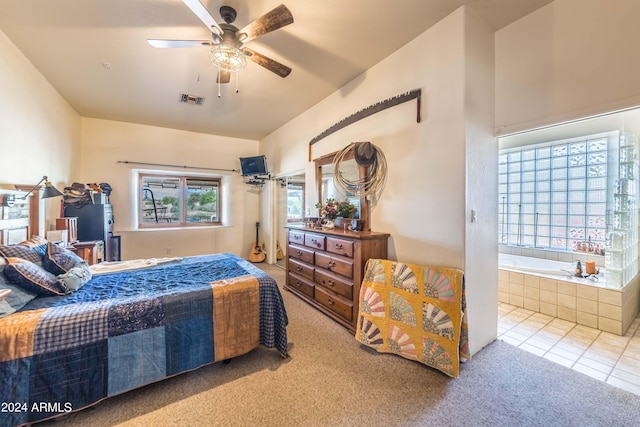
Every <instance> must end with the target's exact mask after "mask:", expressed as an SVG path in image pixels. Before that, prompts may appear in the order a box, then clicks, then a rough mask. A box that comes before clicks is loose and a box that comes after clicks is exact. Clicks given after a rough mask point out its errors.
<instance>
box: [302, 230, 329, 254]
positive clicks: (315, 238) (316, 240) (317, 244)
mask: <svg viewBox="0 0 640 427" xmlns="http://www.w3.org/2000/svg"><path fill="white" fill-rule="evenodd" d="M324 244H325V237H324V236H322V235H320V234H313V233H307V234H305V235H304V245H305V246H309V247H310V248H314V249H319V250H321V251H324V248H325V246H324Z"/></svg>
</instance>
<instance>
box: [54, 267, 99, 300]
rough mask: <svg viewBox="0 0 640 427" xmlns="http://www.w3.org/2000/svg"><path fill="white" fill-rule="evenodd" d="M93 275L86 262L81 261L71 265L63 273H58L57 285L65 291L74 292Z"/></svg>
mask: <svg viewBox="0 0 640 427" xmlns="http://www.w3.org/2000/svg"><path fill="white" fill-rule="evenodd" d="M91 277H93V275H92V274H91V270H90V269H89V265H87V263H84V262H83V263H81V264H78V265H76V266H75V267H72V268H70V269H69V271H67V272H66V273H64V274H60V275H58V277H57V279H58V286H59V287H60V289H63V290H65V291H66V292H67V293H71V292H75V291H77V290H78V289H80V288H81V287H82V286H84V284H85V283H87V282H88V281H89V280H91Z"/></svg>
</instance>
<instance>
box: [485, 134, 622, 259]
mask: <svg viewBox="0 0 640 427" xmlns="http://www.w3.org/2000/svg"><path fill="white" fill-rule="evenodd" d="M610 145H611V144H609V141H608V138H607V136H606V135H605V136H602V135H598V136H591V137H584V138H574V139H571V140H565V141H555V142H545V143H541V144H533V145H528V146H521V147H517V148H510V149H505V150H500V153H499V158H498V170H499V175H498V179H499V181H498V186H499V188H498V203H499V207H498V213H499V219H500V224H499V230H498V232H499V236H498V237H499V243H500V244H510V245H521V246H529V247H538V248H548V249H564V250H576V249H577V247H578V244H579V243H580V242H585V241H589V240H591V242H593V243H600V244H602V245H603V246H604V236H605V234H606V211H607V209H606V207H607V173H608V168H607V166H608V165H607V159H608V152H607V149H608V148H609V146H610ZM612 148H613V147H612Z"/></svg>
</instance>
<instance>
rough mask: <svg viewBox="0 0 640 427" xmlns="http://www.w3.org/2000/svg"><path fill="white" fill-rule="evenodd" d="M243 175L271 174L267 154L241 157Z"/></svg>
mask: <svg viewBox="0 0 640 427" xmlns="http://www.w3.org/2000/svg"><path fill="white" fill-rule="evenodd" d="M240 169H241V171H242V176H257V175H269V169H268V168H267V158H266V157H265V156H253V157H240Z"/></svg>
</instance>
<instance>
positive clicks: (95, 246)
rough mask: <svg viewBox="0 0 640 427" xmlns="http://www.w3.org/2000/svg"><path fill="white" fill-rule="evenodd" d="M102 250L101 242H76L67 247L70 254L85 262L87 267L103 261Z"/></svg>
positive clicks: (102, 244)
mask: <svg viewBox="0 0 640 427" xmlns="http://www.w3.org/2000/svg"><path fill="white" fill-rule="evenodd" d="M103 248H104V243H103V242H102V240H90V241H87V242H76V243H74V244H73V245H72V246H69V247H67V249H69V250H70V251H71V252H74V253H75V254H76V255H78V256H79V257H80V258H82V259H83V260H85V261H87V263H88V264H89V265H93V264H97V263H99V262H102V260H103V259H104V253H103Z"/></svg>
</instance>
